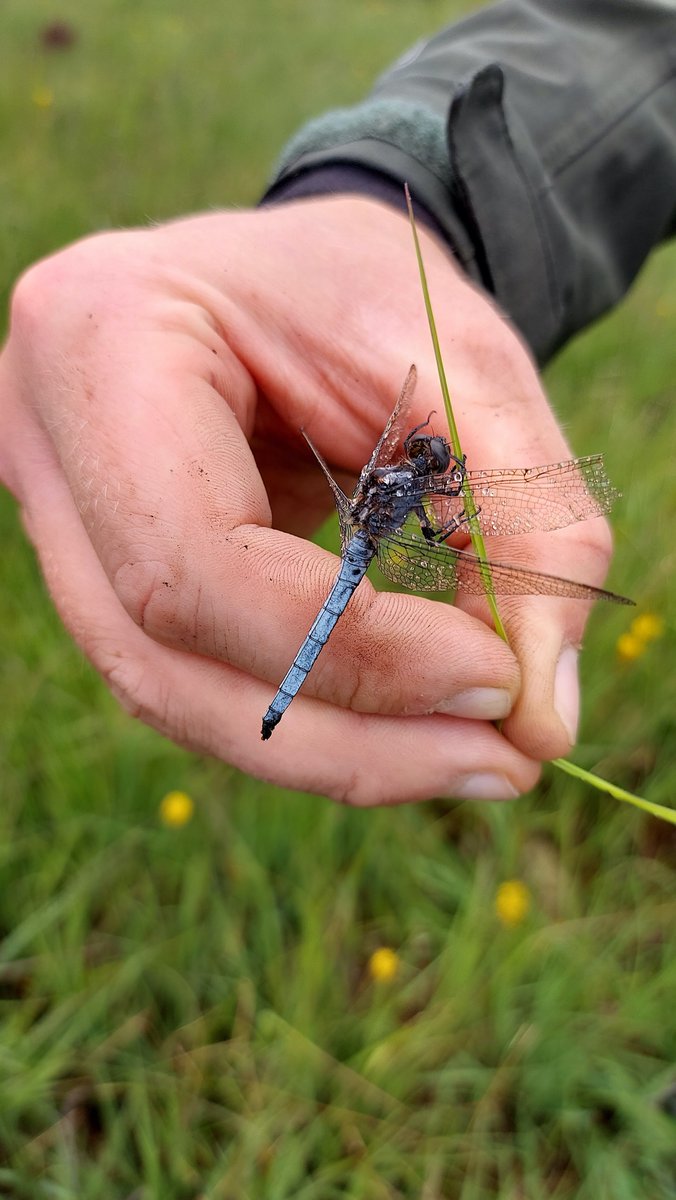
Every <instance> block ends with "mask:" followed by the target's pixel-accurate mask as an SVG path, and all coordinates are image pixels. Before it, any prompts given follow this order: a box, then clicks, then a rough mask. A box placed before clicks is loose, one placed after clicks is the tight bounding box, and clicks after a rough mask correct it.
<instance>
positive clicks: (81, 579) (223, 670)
mask: <svg viewBox="0 0 676 1200" xmlns="http://www.w3.org/2000/svg"><path fill="white" fill-rule="evenodd" d="M43 465H44V464H43ZM27 524H28V527H29V531H30V533H31V536H32V537H33V538H34V539H35V541H36V543H37V545H38V547H40V557H41V562H42V567H43V570H44V573H45V577H46V580H47V583H48V586H49V588H50V591H51V593H52V596H53V598H54V600H55V603H56V605H57V608H58V610H59V612H60V614H61V617H62V619H63V620H64V622H65V624H66V626H67V628H68V629H69V631H70V632H71V634H72V635H73V636H74V637H75V639H76V640H77V641H78V643H79V644H80V645H81V647H82V649H83V650H84V651H85V653H86V654H87V655H88V657H89V658H90V659H91V660H92V662H93V663H94V665H95V666H96V667H97V669H98V670H99V671H100V672H101V673H102V675H103V676H104V678H105V679H106V680H107V682H108V684H109V686H110V687H111V689H112V690H113V691H114V693H115V694H116V695H117V697H118V698H119V700H120V701H121V703H122V704H123V705H124V706H125V707H126V708H127V709H128V710H129V711H130V712H132V713H133V714H134V715H135V716H138V717H140V718H142V719H143V720H144V721H145V722H147V723H148V724H150V725H152V726H154V727H155V728H157V729H158V730H160V731H161V732H162V733H164V734H166V735H167V736H168V737H171V738H172V739H173V740H174V741H177V742H179V743H181V744H183V745H186V746H188V747H189V748H191V749H193V750H199V751H201V752H205V753H210V754H214V755H217V756H218V757H219V758H222V759H225V760H226V761H228V762H231V763H233V764H235V765H236V766H238V767H240V768H241V769H242V770H245V771H248V772H252V773H254V774H256V775H258V776H260V777H262V778H264V779H268V780H270V781H272V782H274V783H276V784H280V785H282V786H290V787H294V788H301V789H303V790H306V791H311V792H317V793H321V794H324V795H327V796H330V797H332V798H334V799H337V800H340V801H343V802H345V803H349V804H358V805H371V804H394V803H401V802H406V801H412V800H421V799H426V798H429V797H432V796H449V797H450V796H454V797H464V798H476V799H505V798H509V797H510V796H513V795H515V794H516V793H518V792H521V791H523V790H526V789H528V788H530V787H532V786H533V784H534V783H535V782H536V779H537V775H538V767H537V765H536V764H535V763H533V762H531V761H530V760H528V759H527V758H526V757H525V756H524V755H522V754H520V753H519V752H518V751H517V750H516V749H515V748H514V747H513V746H511V745H510V744H509V742H508V741H507V740H506V739H505V738H503V737H501V736H500V735H499V734H498V733H497V732H496V730H495V729H493V728H492V727H491V726H490V725H488V724H486V723H484V722H476V721H463V720H457V719H453V718H449V717H443V716H430V717H400V718H395V717H383V716H360V715H358V714H356V713H354V712H351V711H348V710H341V709H336V708H335V707H333V706H332V705H330V704H327V703H324V702H322V701H319V700H313V699H308V698H306V697H303V696H300V697H298V698H297V699H296V701H295V702H294V704H293V705H292V707H291V709H290V710H289V712H288V713H287V714H286V716H285V718H284V723H283V725H282V726H280V728H279V729H278V730H277V731H276V733H275V737H274V740H273V741H272V742H271V743H266V744H263V743H262V742H261V739H260V721H261V715H262V713H263V711H264V709H265V708H266V706H267V704H268V702H269V699H270V696H271V688H270V686H269V685H266V684H264V683H262V682H261V681H260V680H257V679H254V678H252V677H251V676H249V675H247V674H246V673H245V672H243V671H240V670H237V669H235V668H233V667H230V666H225V665H223V664H221V663H216V662H214V661H210V660H207V659H204V658H201V657H199V656H197V655H194V654H188V653H185V652H182V651H180V650H176V649H170V648H168V647H166V646H161V645H159V644H158V643H156V642H153V641H152V640H151V639H150V638H148V637H147V636H146V635H145V634H144V633H143V631H142V630H141V629H139V627H138V626H137V625H136V624H135V623H134V622H133V621H132V620H131V618H130V617H129V616H128V614H127V613H126V611H125V610H124V608H123V607H122V605H121V603H120V601H119V599H118V598H117V597H116V595H115V593H114V592H113V590H112V588H111V587H110V584H109V582H108V580H107V578H106V575H105V573H104V571H103V569H102V567H101V564H100V562H99V560H98V558H97V556H96V555H95V553H94V550H93V548H92V545H91V542H90V541H89V538H88V537H87V534H86V532H85V530H84V527H83V525H82V522H81V520H80V518H79V515H78V513H77V511H76V509H75V506H74V505H73V503H72V499H71V497H70V494H69V491H68V488H67V487H66V484H65V482H64V480H63V478H62V477H61V476H60V475H59V474H58V473H57V472H56V471H47V470H43V471H42V472H41V474H40V479H39V483H38V487H37V490H36V493H35V500H34V502H33V503H32V504H31V506H30V513H29V515H28V520H27Z"/></svg>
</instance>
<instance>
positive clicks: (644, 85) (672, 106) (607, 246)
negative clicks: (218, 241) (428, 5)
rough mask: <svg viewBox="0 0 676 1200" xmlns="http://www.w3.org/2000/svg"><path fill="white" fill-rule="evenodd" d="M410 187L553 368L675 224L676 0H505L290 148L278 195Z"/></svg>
mask: <svg viewBox="0 0 676 1200" xmlns="http://www.w3.org/2000/svg"><path fill="white" fill-rule="evenodd" d="M404 180H407V181H408V183H409V185H410V188H411V191H412V193H413V195H414V198H415V199H417V201H418V202H419V203H420V204H421V205H422V206H423V210H424V211H426V214H427V217H428V219H429V221H430V223H431V224H433V225H435V226H436V227H437V228H438V229H439V230H440V231H441V232H442V233H443V235H444V236H445V237H446V239H447V240H448V242H449V243H450V244H451V245H452V247H453V249H454V251H455V253H456V255H457V256H458V258H459V260H460V262H461V263H462V265H463V267H464V269H465V270H466V271H467V273H468V275H470V276H471V277H472V278H473V279H474V280H476V281H477V282H479V283H481V284H482V285H483V286H484V287H485V288H487V289H488V290H489V291H490V292H492V293H493V294H494V295H495V297H496V298H497V300H498V302H499V303H500V305H501V307H502V308H503V309H504V310H505V311H506V312H507V313H508V314H509V316H510V317H511V319H512V320H513V322H514V323H515V324H516V326H517V327H518V328H519V329H520V331H521V333H522V334H523V336H524V337H525V339H526V341H527V342H528V343H529V345H530V346H531V348H532V350H533V352H534V354H535V355H536V357H537V358H538V360H539V361H540V362H545V361H546V360H547V359H548V358H550V357H551V355H552V354H553V353H554V352H555V351H556V349H557V348H558V347H559V346H561V345H562V344H563V343H564V342H565V341H566V340H567V339H568V338H570V337H571V335H572V334H574V333H575V332H576V330H579V329H581V328H582V327H584V326H586V325H588V324H589V323H590V322H591V321H592V320H594V318H595V317H597V316H598V315H599V314H600V313H602V312H604V311H605V310H606V309H608V308H609V307H611V306H612V305H613V304H615V303H616V302H617V300H618V299H619V298H620V297H621V296H622V295H623V293H624V292H625V291H626V289H627V288H628V286H629V284H630V283H631V281H632V279H633V278H634V276H635V274H636V272H637V271H638V269H639V267H640V266H641V263H642V262H643V261H644V260H645V258H646V257H647V255H648V254H649V252H650V250H651V249H652V247H653V246H655V245H656V244H657V243H658V242H660V241H661V240H663V239H665V238H667V237H669V236H670V235H671V234H673V233H674V232H675V231H676V0H501V2H499V3H497V4H493V5H491V6H489V7H486V8H483V9H480V10H479V11H478V12H476V13H475V14H474V15H472V16H470V17H469V18H467V19H466V20H463V21H461V22H459V23H458V24H455V25H452V26H450V27H448V28H447V29H444V30H442V31H441V32H440V33H438V34H437V35H436V36H435V37H432V38H430V39H429V40H426V41H424V42H421V43H420V44H419V45H417V46H415V47H414V48H413V49H412V50H411V51H410V52H409V53H408V54H406V55H404V57H403V58H402V59H400V60H399V62H397V63H395V64H394V66H393V67H391V68H390V70H388V71H387V72H386V74H385V75H383V77H382V78H381V79H380V80H378V82H377V83H376V85H375V87H374V89H373V91H372V93H371V95H370V96H369V97H368V99H366V100H365V101H364V102H363V103H361V104H358V105H356V106H355V107H353V108H349V109H342V110H338V111H336V112H332V113H328V114H327V115H326V116H324V117H320V118H319V119H318V120H316V121H313V122H311V123H310V124H309V125H307V126H306V127H305V128H304V129H302V130H301V131H300V133H298V134H297V135H296V137H295V138H294V139H293V140H292V141H291V143H290V144H289V145H288V146H287V148H286V150H285V152H284V155H283V157H282V161H281V165H280V168H279V170H278V172H277V175H276V178H275V181H274V183H273V185H272V187H271V188H270V190H269V192H268V193H267V195H266V197H265V200H264V203H270V202H278V201H281V200H283V199H288V198H290V197H292V196H298V195H316V194H323V193H325V192H328V191H331V192H335V191H336V190H339V191H362V192H366V193H367V194H375V195H380V196H381V197H382V198H384V199H388V200H390V201H391V202H392V203H400V196H401V190H402V185H403V182H404Z"/></svg>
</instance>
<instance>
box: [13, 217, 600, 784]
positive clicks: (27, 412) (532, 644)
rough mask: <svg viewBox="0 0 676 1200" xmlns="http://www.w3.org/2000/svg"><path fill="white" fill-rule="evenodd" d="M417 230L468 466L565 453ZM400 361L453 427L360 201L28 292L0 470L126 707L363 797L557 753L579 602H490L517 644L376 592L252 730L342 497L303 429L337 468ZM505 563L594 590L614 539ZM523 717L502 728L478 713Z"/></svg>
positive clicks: (406, 278) (393, 256)
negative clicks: (320, 527)
mask: <svg viewBox="0 0 676 1200" xmlns="http://www.w3.org/2000/svg"><path fill="white" fill-rule="evenodd" d="M421 237H422V240H423V252H424V255H425V261H426V267H427V273H428V276H429V281H430V287H431V290H432V295H433V299H434V301H435V310H436V316H437V321H438V324H439V328H440V334H441V341H442V349H443V352H444V356H445V362H446V369H447V373H448V376H449V379H450V380H451V385H452V389H453V394H454V401H455V408H456V414H457V417H458V422H459V426H460V433H461V439H462V443H463V448H464V450H465V451H466V453H467V457H468V461H469V464H470V466H472V467H475V466H486V465H493V466H500V465H507V466H521V465H528V464H534V463H544V462H552V461H555V460H557V459H560V458H565V457H568V456H569V450H568V447H567V446H566V444H565V442H564V439H563V437H562V434H561V432H560V430H559V429H558V426H557V424H556V422H555V420H554V418H553V416H552V414H551V412H550V410H549V408H548V405H547V403H546V400H545V398H544V396H543V393H542V391H541V388H540V386H539V383H538V380H537V376H536V373H535V371H534V369H533V367H532V365H531V363H530V361H529V359H528V356H527V355H526V353H525V352H524V350H523V349H522V347H521V345H520V343H519V341H518V339H517V338H516V336H515V334H514V333H513V331H512V330H511V329H510V328H509V326H508V325H507V324H506V322H505V321H504V319H503V318H502V317H501V316H500V315H499V314H498V313H497V312H496V311H495V310H494V308H493V306H492V305H491V303H490V302H489V301H488V300H487V299H486V298H485V297H484V296H483V295H482V294H481V293H479V292H478V291H476V290H475V289H474V288H473V287H472V286H471V285H470V284H469V283H468V282H467V281H466V279H465V278H464V276H463V275H462V274H461V272H460V271H459V270H458V269H457V268H456V266H455V265H454V263H453V262H452V261H451V260H450V258H449V256H448V254H447V252H446V251H445V249H443V248H441V247H440V246H439V245H438V244H437V243H436V241H435V240H434V239H433V238H432V237H431V236H429V235H427V234H425V233H424V231H423V232H422V234H421ZM412 361H415V362H416V363H417V366H418V374H419V382H418V388H417V396H416V401H415V405H414V410H413V412H412V416H413V417H414V418H415V419H416V420H423V419H424V417H426V416H427V413H428V411H429V410H430V408H433V407H435V405H436V408H437V410H438V412H439V416H440V420H441V419H442V415H441V414H442V408H441V404H440V400H439V392H438V383H437V379H436V368H435V366H434V361H433V357H432V353H431V349H430V345H429V334H428V331H427V326H426V318H425V315H424V309H423V305H422V300H421V296H420V288H419V282H418V278H417V268H416V265H415V258H414V255H413V250H412V245H411V239H410V231H409V227H408V223H407V221H406V219H405V217H404V216H403V215H401V214H399V213H397V212H395V211H393V210H391V209H390V208H387V207H385V206H382V205H380V204H376V203H373V202H371V201H364V200H361V199H353V198H347V197H345V198H337V199H323V200H316V201H315V200H313V201H303V202H298V203H294V204H289V205H287V206H284V207H280V208H277V209H267V210H262V211H258V212H244V213H218V214H213V215H209V216H204V217H196V218H189V219H186V220H184V221H180V222H175V223H172V224H169V225H165V226H161V227H159V228H156V229H152V230H143V231H130V232H123V233H114V234H103V235H99V236H97V237H94V238H90V239H87V240H85V241H83V242H80V243H78V244H76V245H75V246H73V247H71V248H69V249H67V250H65V251H63V252H61V253H60V254H58V255H55V256H54V257H52V258H50V259H47V260H46V261H44V262H43V263H40V264H38V265H37V266H35V267H33V268H32V269H31V270H30V271H29V272H28V273H27V274H26V275H25V276H24V278H23V280H22V281H20V283H19V285H18V288H17V291H16V294H15V300H14V304H13V308H12V324H11V332H10V337H9V341H8V344H7V346H6V348H5V350H4V352H3V355H2V358H1V359H0V422H1V428H2V437H1V439H0V446H1V448H0V476H1V477H2V479H3V480H4V481H5V482H6V484H7V486H9V487H10V488H11V489H12V491H13V492H14V493H15V495H16V496H17V498H18V500H19V502H20V504H21V506H22V511H23V515H24V520H25V523H26V527H27V530H28V533H29V535H30V537H31V538H32V540H33V542H34V543H35V546H36V549H37V552H38V555H39V557H40V561H41V564H42V569H43V571H44V574H45V577H46V580H47V583H48V586H49V588H50V591H51V593H52V596H53V598H54V601H55V604H56V606H57V608H58V610H59V612H60V614H61V617H62V619H63V621H64V623H65V625H66V627H67V628H68V629H69V631H70V632H71V634H72V635H73V637H74V638H75V639H76V641H77V642H78V643H79V645H80V646H81V647H82V649H83V650H84V652H85V653H86V654H87V655H88V657H89V658H90V659H91V660H92V662H93V663H94V665H95V666H96V667H97V669H98V670H99V671H100V672H101V673H102V674H103V676H104V677H105V678H106V680H107V681H108V683H109V685H110V687H111V688H112V690H113V691H114V692H115V694H116V695H117V696H118V697H119V698H120V700H121V701H122V703H123V704H124V705H125V706H126V707H127V708H128V709H129V710H130V711H132V712H133V713H135V714H137V715H139V716H140V717H142V718H143V719H144V720H145V721H147V722H148V723H150V724H152V725H153V726H155V727H156V728H158V729H160V730H161V731H162V732H164V733H166V734H167V735H168V736H170V737H171V738H173V739H174V740H176V741H179V742H181V743H183V744H186V745H188V746H190V747H192V748H194V749H199V750H203V751H206V752H209V753H212V754H216V755H218V756H219V757H221V758H224V759H226V760H227V761H230V762H233V763H235V764H237V765H238V766H239V767H241V768H242V769H244V770H246V771H249V772H252V773H254V774H256V775H258V776H261V777H264V778H267V779H270V780H273V781H274V782H276V783H279V784H283V785H285V786H291V787H297V788H302V789H305V790H310V791H316V792H321V793H324V794H327V795H329V796H333V797H336V798H339V799H343V800H346V801H348V802H351V803H356V804H368V803H378V802H396V801H405V800H415V799H422V798H427V797H430V796H434V795H446V796H463V795H465V796H477V797H494V798H501V797H504V796H508V795H513V794H516V793H518V792H520V791H524V790H526V789H528V788H529V787H531V786H532V785H533V783H534V782H535V780H536V778H537V773H538V762H539V761H540V760H542V759H544V758H547V757H552V756H555V755H558V754H560V753H563V752H565V751H566V750H567V749H568V746H569V743H570V740H572V739H571V737H569V734H568V732H567V727H568V726H570V727H571V728H572V727H573V726H574V722H575V716H576V702H577V700H576V698H577V681H576V677H575V673H574V665H573V657H572V653H573V652H572V651H571V652H570V653H569V651H568V650H567V649H566V648H567V647H575V646H577V645H578V644H579V641H580V638H581V635H582V629H583V625H584V619H585V616H586V606H585V605H583V604H582V603H581V602H579V601H570V600H568V601H566V600H559V599H556V600H553V599H541V598H533V597H525V598H520V599H518V600H515V599H511V600H510V601H508V602H507V601H505V602H503V603H502V604H501V611H502V613H503V619H504V621H505V624H506V627H507V630H508V633H509V636H510V642H511V646H512V650H513V651H514V654H512V652H511V651H510V650H509V649H508V648H507V647H506V646H504V644H503V643H502V642H501V641H500V639H499V638H498V637H497V636H496V635H495V634H494V633H493V632H492V631H491V630H490V629H489V628H488V626H487V625H486V624H485V623H484V622H483V620H481V619H477V616H479V617H484V616H485V613H484V608H483V601H480V600H476V599H475V600H473V601H470V600H463V601H461V602H460V603H459V604H458V606H456V607H450V606H448V605H443V604H439V603H436V602H433V601H430V600H426V599H420V598H418V597H415V596H410V595H406V596H403V595H396V594H392V593H376V592H375V591H374V590H373V589H372V587H371V585H370V584H369V583H368V582H367V581H364V582H363V583H362V584H361V585H360V587H359V588H358V589H357V593H356V595H355V598H354V599H353V601H352V602H351V603H350V605H349V606H348V609H347V611H346V612H345V614H344V616H343V618H342V619H341V621H340V622H339V624H338V626H337V628H336V631H335V633H334V634H333V636H332V638H331V640H330V642H329V644H328V645H327V647H326V648H325V649H324V651H323V652H322V655H321V656H320V659H319V660H318V662H317V664H316V666H315V668H314V670H313V671H312V673H311V675H310V677H309V679H308V682H307V684H306V686H305V688H304V690H303V693H302V694H301V695H300V696H298V697H297V698H296V700H295V701H294V703H293V705H292V706H291V708H290V709H289V712H288V714H287V715H286V717H285V718H284V724H283V726H281V728H280V730H279V732H278V733H277V734H276V735H275V738H274V739H273V740H272V741H271V742H270V743H267V744H262V743H261V741H260V720H261V716H262V713H263V712H264V711H265V709H266V708H267V706H268V704H269V702H270V699H271V698H272V695H273V694H274V691H275V689H276V687H277V685H278V683H279V681H280V680H281V678H282V676H283V675H284V673H285V671H286V670H287V668H288V666H289V664H290V663H291V661H292V659H293V656H294V654H295V652H296V650H297V649H298V646H299V645H300V642H301V641H302V639H303V637H304V636H305V633H306V632H307V629H308V627H309V625H310V624H311V622H312V619H313V618H314V616H315V615H316V613H317V611H318V609H319V606H320V604H321V603H322V601H323V600H324V598H325V596H326V593H327V592H328V590H329V588H330V586H331V583H332V581H333V578H334V575H335V571H336V567H337V562H336V559H335V558H333V557H332V556H331V555H329V554H327V553H326V552H325V551H322V550H320V549H319V548H317V547H315V546H313V545H312V544H311V543H308V542H307V541H305V540H302V538H301V537H299V535H302V536H303V537H304V536H305V535H307V534H308V533H309V532H310V531H311V530H312V529H314V528H315V527H316V526H317V524H318V523H319V522H320V521H321V520H322V519H323V517H324V516H325V515H326V514H327V513H328V512H329V511H330V509H331V506H332V501H331V496H330V493H329V492H328V489H327V488H326V484H325V482H324V480H323V479H322V477H321V475H320V473H319V472H318V471H317V469H316V466H315V464H314V463H313V462H312V461H311V459H310V457H309V455H308V454H307V451H306V449H305V447H304V445H303V443H302V439H301V438H300V436H299V433H298V430H299V429H300V428H301V427H304V428H305V429H306V430H307V432H308V434H309V435H310V437H311V438H312V440H313V442H314V443H315V444H316V445H317V447H318V449H319V450H320V452H321V453H322V454H323V455H324V456H325V457H326V458H327V459H328V460H329V462H330V464H331V465H332V466H333V467H334V468H336V470H337V474H338V476H339V478H340V477H341V475H340V473H341V472H342V473H343V476H342V477H343V481H344V482H346V481H347V479H348V478H354V477H355V476H356V475H357V474H358V472H359V469H360V468H361V466H362V465H363V463H364V462H365V461H366V459H367V458H368V455H369V454H370V451H371V449H372V448H373V445H374V444H375V441H376V440H377V437H378V435H379V433H380V432H381V429H382V427H383V425H384V423H385V420H386V418H387V416H388V415H389V412H390V411H391V409H392V407H393V404H394V401H395V399H396V396H397V394H398V391H399V388H400V386H401V383H402V380H403V377H404V375H405V374H406V370H407V368H408V365H409V363H410V362H412ZM495 557H497V558H500V557H502V558H503V559H504V558H506V557H509V559H510V560H511V561H517V562H519V563H523V564H524V565H527V566H529V567H533V568H535V569H539V570H549V571H553V572H555V573H558V574H563V575H572V576H573V577H577V578H580V579H584V580H585V581H588V582H592V583H600V582H601V581H602V578H603V575H604V572H605V568H606V565H607V560H608V557H609V537H608V532H607V529H606V526H605V524H604V522H602V521H601V520H595V521H593V522H587V523H585V524H583V525H578V526H573V527H571V528H570V529H567V530H562V531H560V532H557V533H556V534H548V535H547V537H546V538H545V537H539V536H538V537H529V538H527V539H523V540H520V541H518V540H517V539H510V542H509V544H508V548H506V544H505V545H503V546H502V547H497V548H496V550H495ZM514 655H516V658H515V657H514ZM517 660H518V664H517ZM557 663H558V664H559V668H558V675H559V681H560V684H561V687H560V695H559V696H558V702H559V712H560V714H561V716H558V715H557V712H556V708H555V678H556V676H557ZM519 667H520V677H519ZM519 689H520V690H519ZM561 697H563V700H562V699H561ZM512 704H514V707H513V709H512V711H511V715H509V716H507V719H506V720H505V721H504V724H503V726H502V730H503V732H502V733H499V732H498V731H497V730H496V729H495V728H494V727H493V726H492V724H491V723H490V722H491V721H492V720H494V719H497V718H500V717H505V716H506V714H507V713H508V711H509V709H510V708H511V706H512ZM454 714H455V715H454ZM561 718H563V721H562V719H561Z"/></svg>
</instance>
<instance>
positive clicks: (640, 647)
mask: <svg viewBox="0 0 676 1200" xmlns="http://www.w3.org/2000/svg"><path fill="white" fill-rule="evenodd" d="M645 647H646V644H645V642H644V641H643V638H639V637H636V636H635V635H634V634H633V633H621V634H620V636H619V637H618V639H617V643H616V645H615V649H616V650H617V657H618V658H621V659H622V661H623V662H633V661H634V659H636V658H640V657H641V655H642V654H643V653H644V652H645Z"/></svg>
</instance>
